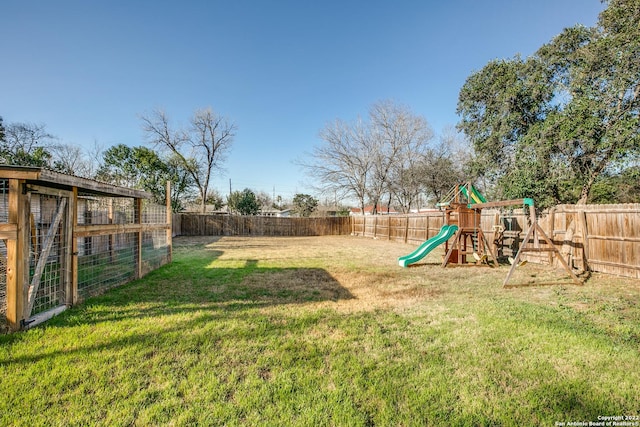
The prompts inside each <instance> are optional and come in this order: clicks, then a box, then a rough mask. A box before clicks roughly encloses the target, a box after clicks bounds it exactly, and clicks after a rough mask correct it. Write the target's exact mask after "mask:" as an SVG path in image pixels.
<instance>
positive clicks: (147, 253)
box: [142, 230, 169, 275]
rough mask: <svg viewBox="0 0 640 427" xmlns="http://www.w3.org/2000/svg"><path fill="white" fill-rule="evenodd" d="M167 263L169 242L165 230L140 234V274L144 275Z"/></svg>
mask: <svg viewBox="0 0 640 427" xmlns="http://www.w3.org/2000/svg"><path fill="white" fill-rule="evenodd" d="M168 262H169V242H167V232H166V231H165V230H154V231H147V232H144V233H142V274H143V275H145V274H147V273H149V272H150V271H153V270H155V269H157V268H159V267H162V266H163V265H165V264H166V263H168Z"/></svg>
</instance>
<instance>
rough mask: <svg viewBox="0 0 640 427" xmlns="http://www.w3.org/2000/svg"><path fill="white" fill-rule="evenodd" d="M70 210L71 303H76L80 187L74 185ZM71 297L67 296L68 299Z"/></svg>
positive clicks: (77, 296)
mask: <svg viewBox="0 0 640 427" xmlns="http://www.w3.org/2000/svg"><path fill="white" fill-rule="evenodd" d="M69 212H70V215H69V216H70V223H71V226H70V228H71V236H70V239H71V304H76V303H77V302H78V299H79V295H78V238H77V237H76V236H75V233H74V230H75V228H76V227H77V226H78V188H77V187H73V194H72V196H71V198H70V199H69ZM68 299H69V297H67V300H68Z"/></svg>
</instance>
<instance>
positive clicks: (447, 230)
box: [398, 225, 458, 267]
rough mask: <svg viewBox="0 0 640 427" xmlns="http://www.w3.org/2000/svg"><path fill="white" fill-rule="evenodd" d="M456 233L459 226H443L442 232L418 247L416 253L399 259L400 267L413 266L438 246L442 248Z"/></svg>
mask: <svg viewBox="0 0 640 427" xmlns="http://www.w3.org/2000/svg"><path fill="white" fill-rule="evenodd" d="M456 231H458V226H457V225H443V226H442V228H441V229H440V232H439V233H438V234H436V235H435V236H433V237H432V238H430V239H429V240H427V241H426V242H424V243H423V244H421V245H420V247H418V249H416V250H415V251H413V252H411V253H410V254H409V255H405V256H401V257H400V258H398V264H399V265H400V267H406V266H408V265H409V264H413V263H414V262H418V261H420V260H421V259H422V258H424V257H425V256H427V254H428V253H429V252H431V251H432V250H433V248H435V247H436V246H440V245H441V244H443V243H444V242H446V241H447V240H449V239H450V238H451V236H453V235H454V234H455V233H456Z"/></svg>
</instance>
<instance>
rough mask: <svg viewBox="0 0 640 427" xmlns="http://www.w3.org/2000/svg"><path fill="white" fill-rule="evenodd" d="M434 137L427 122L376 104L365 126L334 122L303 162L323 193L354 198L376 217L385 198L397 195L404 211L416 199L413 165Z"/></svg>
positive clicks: (386, 103)
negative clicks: (320, 142)
mask: <svg viewBox="0 0 640 427" xmlns="http://www.w3.org/2000/svg"><path fill="white" fill-rule="evenodd" d="M432 137H433V132H432V130H431V128H430V127H429V124H428V123H427V121H426V119H424V118H423V117H421V116H417V115H415V114H413V113H412V112H411V110H410V109H409V108H408V107H406V106H403V105H398V104H396V103H394V102H392V101H382V102H378V103H376V104H374V105H373V106H372V107H371V109H370V111H369V121H368V122H363V121H362V120H361V119H358V120H357V121H356V122H354V123H353V124H349V123H345V122H343V121H341V120H336V121H335V122H334V123H332V124H329V125H327V126H326V127H325V128H324V129H323V130H322V131H321V132H320V138H321V139H322V141H323V142H324V144H323V145H321V146H319V147H315V148H314V150H313V152H312V155H311V157H312V161H311V162H308V163H302V166H303V167H305V168H306V169H307V171H308V173H309V174H310V175H311V176H312V177H313V178H315V180H316V187H317V188H318V189H320V190H322V192H323V193H325V194H330V195H331V196H332V197H334V198H337V196H338V195H339V196H340V197H341V198H342V197H343V196H346V195H348V196H352V197H355V198H356V199H357V200H358V202H359V203H360V207H361V209H362V210H363V211H364V207H365V203H366V202H367V201H368V202H371V203H372V204H373V213H374V214H375V213H376V212H377V208H378V205H379V204H380V202H381V200H382V197H383V196H384V195H391V194H392V193H393V194H394V195H395V196H396V199H397V200H398V201H399V202H400V203H401V205H402V206H403V208H406V210H408V209H409V208H410V207H411V204H412V203H413V202H414V200H415V198H416V197H417V196H418V194H419V192H420V191H419V185H418V183H417V181H416V179H417V177H416V176H415V168H414V166H415V165H416V164H418V163H419V162H420V161H421V159H423V158H424V155H425V153H426V148H427V146H428V143H429V141H430V140H431V138H432Z"/></svg>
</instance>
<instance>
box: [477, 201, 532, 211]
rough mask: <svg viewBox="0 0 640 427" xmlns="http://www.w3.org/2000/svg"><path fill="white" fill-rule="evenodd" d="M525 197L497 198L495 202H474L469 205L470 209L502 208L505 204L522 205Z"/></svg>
mask: <svg viewBox="0 0 640 427" xmlns="http://www.w3.org/2000/svg"><path fill="white" fill-rule="evenodd" d="M525 200H526V199H512V200H498V201H495V202H487V203H474V204H472V205H471V206H470V207H471V209H484V208H502V207H507V206H517V205H524V202H525Z"/></svg>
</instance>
